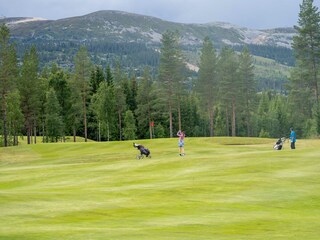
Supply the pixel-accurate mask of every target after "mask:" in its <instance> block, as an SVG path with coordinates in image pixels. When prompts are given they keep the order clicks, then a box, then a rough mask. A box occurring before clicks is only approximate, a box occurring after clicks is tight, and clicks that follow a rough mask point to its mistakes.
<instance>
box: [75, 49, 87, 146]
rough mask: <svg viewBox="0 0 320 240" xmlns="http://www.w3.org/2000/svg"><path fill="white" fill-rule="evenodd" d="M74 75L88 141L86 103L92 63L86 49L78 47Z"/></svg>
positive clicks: (85, 136)
mask: <svg viewBox="0 0 320 240" xmlns="http://www.w3.org/2000/svg"><path fill="white" fill-rule="evenodd" d="M74 62H75V75H74V85H73V87H74V89H76V90H77V91H78V93H79V96H80V98H81V103H82V114H83V126H84V138H85V141H86V142H87V139H88V125H87V101H88V98H89V94H90V84H89V82H90V73H91V67H92V63H91V60H90V58H89V54H88V51H87V49H86V47H84V46H82V47H80V49H79V51H78V53H77V55H76V56H75V58H74Z"/></svg>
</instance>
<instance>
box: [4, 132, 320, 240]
mask: <svg viewBox="0 0 320 240" xmlns="http://www.w3.org/2000/svg"><path fill="white" fill-rule="evenodd" d="M141 143H142V144H144V145H145V146H147V147H148V148H150V150H151V152H152V158H151V159H143V160H136V159H135V155H136V154H137V150H136V149H134V148H133V147H132V142H131V141H130V142H126V141H123V142H109V143H108V142H104V143H103V142H102V143H95V142H91V143H55V144H33V145H21V146H18V147H12V148H0V171H1V175H0V196H1V198H0V221H1V226H0V239H10V240H18V239H19V240H21V239H24V240H29V239H30V240H31V239H47V240H55V239H64V240H71V239H77V240H82V239H83V240H87V239H117V240H121V239H130V240H149V239H153V240H162V239H172V240H180V239H181V240H182V239H183V240H194V239H197V240H208V239H217V240H226V239H239V240H244V239H245V240H251V239H252V240H256V239H261V240H264V239H265V240H269V239H279V240H280V239H291V240H301V239H308V240H316V239H318V237H319V234H320V223H319V221H318V219H319V215H320V213H319V207H320V206H319V203H320V194H319V191H317V190H316V189H318V188H319V184H320V180H319V179H320V178H319V172H320V164H319V158H320V152H319V150H318V149H319V147H320V145H319V141H318V140H300V141H299V142H298V145H297V149H296V150H295V151H292V150H290V149H289V144H288V143H286V144H285V148H284V150H281V151H275V150H273V149H272V145H273V143H274V140H272V139H255V138H187V139H186V153H187V155H186V156H185V157H180V156H178V154H177V152H178V150H177V144H176V143H177V142H176V139H154V140H152V141H150V140H144V141H141Z"/></svg>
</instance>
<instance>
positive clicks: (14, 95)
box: [7, 89, 24, 146]
mask: <svg viewBox="0 0 320 240" xmlns="http://www.w3.org/2000/svg"><path fill="white" fill-rule="evenodd" d="M7 100H8V101H7V120H8V126H9V134H8V135H9V136H12V137H13V141H12V144H13V145H14V146H16V145H18V134H20V133H21V128H22V126H23V121H24V118H23V114H22V111H21V108H20V105H21V100H20V93H19V91H18V89H16V90H14V91H11V92H10V93H9V94H8V95H7Z"/></svg>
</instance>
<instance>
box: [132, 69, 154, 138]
mask: <svg viewBox="0 0 320 240" xmlns="http://www.w3.org/2000/svg"><path fill="white" fill-rule="evenodd" d="M152 88H153V85H152V79H151V76H150V72H149V69H148V68H145V69H144V73H143V77H142V79H141V81H140V84H139V86H138V90H137V98H136V99H137V109H136V111H135V114H136V116H137V123H138V130H139V131H138V132H139V133H140V135H138V137H139V138H144V137H145V134H143V133H144V132H145V129H147V128H149V136H150V139H152V137H153V134H152V132H153V127H152V124H151V123H152V122H153V123H154V118H153V116H152V113H153V108H152V106H153V103H152V102H153V101H154V100H155V99H156V98H155V96H154V95H153V90H152Z"/></svg>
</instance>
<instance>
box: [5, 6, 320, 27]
mask: <svg viewBox="0 0 320 240" xmlns="http://www.w3.org/2000/svg"><path fill="white" fill-rule="evenodd" d="M301 3H302V0H0V17H40V18H45V19H50V20H56V19H61V18H68V17H74V16H81V15H86V14H89V13H92V12H95V11H99V10H120V11H126V12H131V13H137V14H142V15H148V16H153V17H158V18H161V19H163V20H168V21H173V22H179V23H209V22H228V23H232V24H235V25H238V26H241V27H247V28H252V29H268V28H276V27H292V26H293V25H297V21H298V15H299V11H300V6H299V5H300V4H301ZM314 5H315V6H317V7H318V8H319V9H320V0H314Z"/></svg>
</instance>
